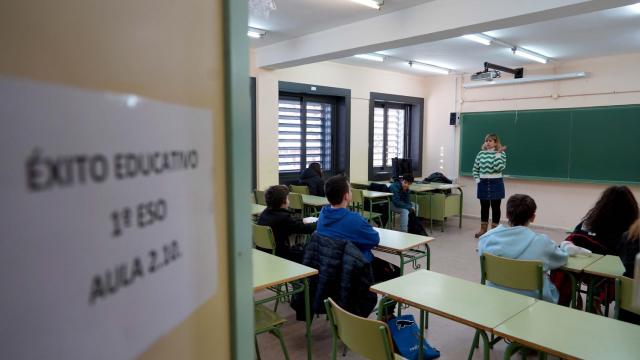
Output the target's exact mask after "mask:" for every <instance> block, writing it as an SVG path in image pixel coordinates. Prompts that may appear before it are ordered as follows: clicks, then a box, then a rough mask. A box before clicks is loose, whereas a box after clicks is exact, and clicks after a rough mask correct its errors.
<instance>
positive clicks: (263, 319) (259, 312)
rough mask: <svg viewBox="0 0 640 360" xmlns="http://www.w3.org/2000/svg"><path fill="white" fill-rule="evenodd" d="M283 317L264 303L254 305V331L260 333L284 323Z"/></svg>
mask: <svg viewBox="0 0 640 360" xmlns="http://www.w3.org/2000/svg"><path fill="white" fill-rule="evenodd" d="M285 321H286V320H285V319H283V318H281V317H280V315H278V314H276V313H275V312H273V311H271V310H269V309H268V308H267V307H266V306H264V305H256V306H255V332H256V334H260V333H262V332H266V331H269V329H271V328H273V327H275V326H280V325H282V324H284V323H285Z"/></svg>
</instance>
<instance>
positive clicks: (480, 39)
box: [462, 34, 493, 45]
mask: <svg viewBox="0 0 640 360" xmlns="http://www.w3.org/2000/svg"><path fill="white" fill-rule="evenodd" d="M462 37H463V38H465V39H467V40H471V41H475V42H477V43H480V44H482V45H491V40H493V39H492V38H490V37H489V36H487V35H484V34H468V35H462Z"/></svg>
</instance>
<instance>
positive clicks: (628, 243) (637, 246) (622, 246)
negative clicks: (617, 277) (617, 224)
mask: <svg viewBox="0 0 640 360" xmlns="http://www.w3.org/2000/svg"><path fill="white" fill-rule="evenodd" d="M638 252H640V239H635V240H634V239H629V233H628V232H626V233H624V234H623V235H622V239H620V242H619V244H618V256H620V260H622V263H623V264H624V276H626V277H630V278H633V269H634V267H635V262H636V255H638Z"/></svg>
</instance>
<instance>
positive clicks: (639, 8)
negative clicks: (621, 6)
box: [629, 3, 640, 14]
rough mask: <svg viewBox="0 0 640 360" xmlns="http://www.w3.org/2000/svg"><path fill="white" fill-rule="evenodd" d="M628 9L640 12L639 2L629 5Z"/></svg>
mask: <svg viewBox="0 0 640 360" xmlns="http://www.w3.org/2000/svg"><path fill="white" fill-rule="evenodd" d="M629 9H631V10H633V11H635V12H637V13H638V14H640V3H637V4H633V5H629Z"/></svg>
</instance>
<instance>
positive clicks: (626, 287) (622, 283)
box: [614, 276, 640, 319]
mask: <svg viewBox="0 0 640 360" xmlns="http://www.w3.org/2000/svg"><path fill="white" fill-rule="evenodd" d="M620 309H624V310H627V311H630V312H632V313H634V314H638V315H640V308H638V307H635V306H634V305H633V279H631V278H628V277H626V276H620V277H619V278H617V279H616V308H615V313H614V317H615V318H616V319H618V317H619V316H620Z"/></svg>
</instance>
